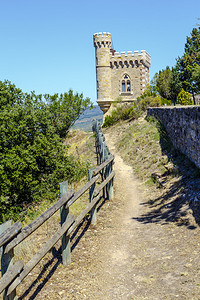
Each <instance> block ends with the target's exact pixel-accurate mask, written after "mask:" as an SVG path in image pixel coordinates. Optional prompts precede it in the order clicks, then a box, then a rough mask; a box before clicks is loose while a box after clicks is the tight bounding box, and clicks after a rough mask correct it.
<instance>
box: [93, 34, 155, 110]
mask: <svg viewBox="0 0 200 300" xmlns="http://www.w3.org/2000/svg"><path fill="white" fill-rule="evenodd" d="M93 38H94V47H95V54H96V80H97V103H98V104H99V106H100V108H101V109H102V110H103V112H104V113H105V112H106V111H107V110H108V109H109V107H110V105H111V103H112V102H113V101H114V100H116V99H117V98H118V97H119V96H120V97H121V98H122V101H126V102H127V101H128V102H132V101H134V100H136V99H137V97H139V96H141V94H142V93H143V92H144V89H145V87H146V85H147V84H148V83H149V68H150V65H151V57H150V55H149V54H148V53H147V52H146V51H145V50H142V51H141V53H139V51H134V52H133V53H132V51H128V52H127V53H125V52H121V53H119V52H116V51H115V50H114V49H112V43H111V34H110V33H107V32H103V33H101V32H100V33H95V34H94V36H93Z"/></svg>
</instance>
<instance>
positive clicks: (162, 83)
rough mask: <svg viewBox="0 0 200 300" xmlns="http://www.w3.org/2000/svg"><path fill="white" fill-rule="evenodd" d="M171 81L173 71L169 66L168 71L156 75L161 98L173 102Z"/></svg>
mask: <svg viewBox="0 0 200 300" xmlns="http://www.w3.org/2000/svg"><path fill="white" fill-rule="evenodd" d="M171 80H172V71H171V70H170V68H169V67H168V66H167V67H166V69H164V70H162V71H159V73H157V74H156V88H157V91H158V93H159V94H160V96H161V97H163V98H165V99H168V100H171V86H170V84H171Z"/></svg>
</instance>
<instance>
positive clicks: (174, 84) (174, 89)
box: [169, 67, 182, 105]
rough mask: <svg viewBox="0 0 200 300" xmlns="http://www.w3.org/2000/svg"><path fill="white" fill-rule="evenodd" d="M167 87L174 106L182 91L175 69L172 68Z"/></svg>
mask: <svg viewBox="0 0 200 300" xmlns="http://www.w3.org/2000/svg"><path fill="white" fill-rule="evenodd" d="M169 86H170V95H171V101H172V103H173V104H174V105H175V104H176V99H177V96H178V94H179V93H180V91H181V89H182V82H181V81H180V79H179V74H178V71H177V69H176V67H175V68H172V71H171V80H170V83H169Z"/></svg>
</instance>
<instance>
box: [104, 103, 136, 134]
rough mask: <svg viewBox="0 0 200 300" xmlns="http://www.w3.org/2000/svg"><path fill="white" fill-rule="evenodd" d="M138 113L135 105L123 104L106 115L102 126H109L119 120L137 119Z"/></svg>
mask: <svg viewBox="0 0 200 300" xmlns="http://www.w3.org/2000/svg"><path fill="white" fill-rule="evenodd" d="M137 117H138V113H137V110H136V107H135V105H130V104H129V105H128V104H125V103H123V104H121V105H119V106H117V107H116V108H115V109H113V110H112V111H111V114H110V115H108V116H106V117H105V121H104V123H103V125H102V128H106V127H109V126H111V125H113V124H115V123H117V122H118V121H119V120H129V119H136V118H137Z"/></svg>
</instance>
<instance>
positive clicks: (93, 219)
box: [88, 168, 97, 225]
mask: <svg viewBox="0 0 200 300" xmlns="http://www.w3.org/2000/svg"><path fill="white" fill-rule="evenodd" d="M93 170H94V168H92V169H89V170H88V180H89V181H90V180H91V179H92V177H93ZM94 189H95V183H94V184H93V185H92V186H91V187H90V189H89V201H90V202H92V199H93V197H94ZM96 222H97V205H95V206H94V207H93V208H92V210H91V223H92V225H95V224H96Z"/></svg>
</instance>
